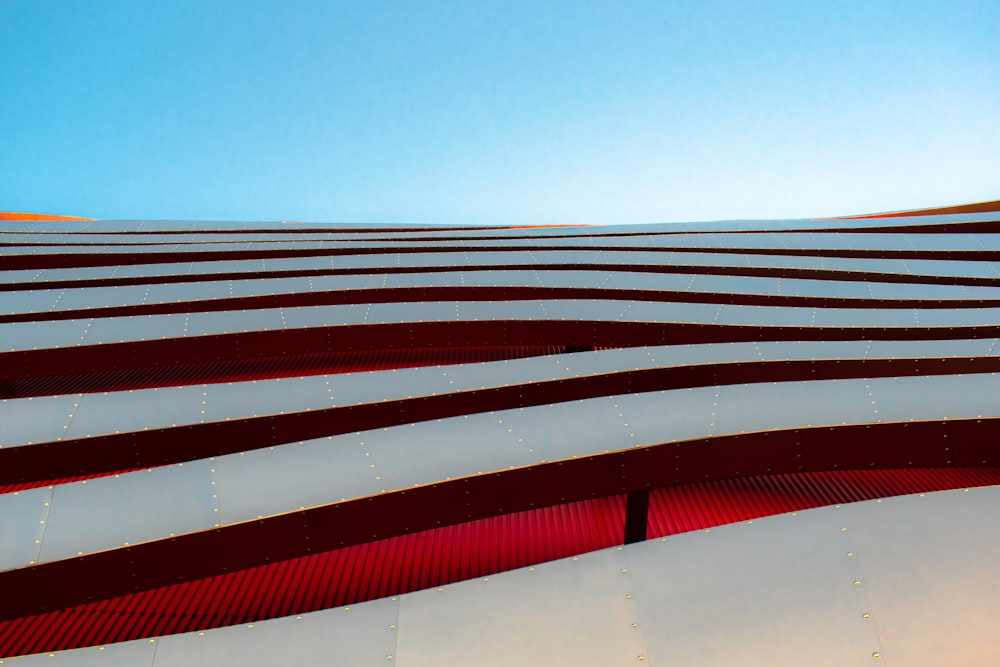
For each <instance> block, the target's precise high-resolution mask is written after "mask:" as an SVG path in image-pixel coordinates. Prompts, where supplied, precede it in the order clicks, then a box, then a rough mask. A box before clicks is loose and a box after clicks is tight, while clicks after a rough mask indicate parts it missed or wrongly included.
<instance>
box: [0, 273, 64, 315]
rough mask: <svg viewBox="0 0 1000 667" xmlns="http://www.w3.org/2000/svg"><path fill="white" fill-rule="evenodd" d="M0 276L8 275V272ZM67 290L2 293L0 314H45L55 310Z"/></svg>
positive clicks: (0, 294) (0, 296)
mask: <svg viewBox="0 0 1000 667" xmlns="http://www.w3.org/2000/svg"><path fill="white" fill-rule="evenodd" d="M0 275H6V272H4V273H3V274H0ZM64 291H65V290H61V289H56V290H37V291H31V292H0V314H4V315H6V314H8V313H45V312H48V311H50V310H54V309H55V307H56V305H57V304H58V303H59V299H60V297H62V295H63V293H64Z"/></svg>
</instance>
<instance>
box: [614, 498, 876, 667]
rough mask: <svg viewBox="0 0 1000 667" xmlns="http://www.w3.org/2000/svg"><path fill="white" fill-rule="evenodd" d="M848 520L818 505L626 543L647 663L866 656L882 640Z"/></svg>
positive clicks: (856, 660)
mask: <svg viewBox="0 0 1000 667" xmlns="http://www.w3.org/2000/svg"><path fill="white" fill-rule="evenodd" d="M845 520H846V517H844V511H843V509H837V508H823V509H818V510H810V511H808V512H799V513H798V515H797V516H794V515H788V514H785V515H780V516H774V517H766V518H763V519H755V520H754V521H752V522H745V523H740V524H732V525H728V526H720V527H718V528H712V529H711V530H710V531H700V532H695V533H686V534H683V535H676V536H673V537H670V538H667V539H666V540H665V541H660V540H654V541H651V542H645V543H640V544H635V545H631V546H629V547H628V548H627V549H626V556H627V561H628V567H630V569H631V577H632V581H633V583H634V587H635V600H636V605H637V607H638V616H639V619H640V628H642V630H643V635H644V637H645V640H646V645H647V650H648V654H649V659H650V664H654V665H705V666H710V665H726V666H729V665H762V666H763V665H767V666H768V667H772V666H778V665H795V666H798V665H803V664H808V665H831V667H833V666H836V667H840V666H842V665H869V664H871V663H872V662H873V660H872V655H873V654H878V653H880V651H881V647H880V645H879V641H878V635H877V633H876V629H875V624H874V623H873V622H872V621H871V620H870V619H865V618H864V614H866V613H869V612H870V609H869V606H868V600H867V597H866V594H865V589H864V577H863V576H862V571H861V567H860V565H859V563H858V561H857V559H856V558H855V557H853V556H849V555H848V554H849V553H852V551H853V547H852V545H851V541H850V538H849V536H848V534H847V533H846V532H843V531H841V530H840V529H841V528H842V527H844V525H845V524H844V522H845ZM854 582H860V583H859V584H855V583H854Z"/></svg>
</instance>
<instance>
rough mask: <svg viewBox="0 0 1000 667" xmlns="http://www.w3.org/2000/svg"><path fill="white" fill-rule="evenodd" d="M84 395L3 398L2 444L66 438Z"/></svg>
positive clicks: (0, 409)
mask: <svg viewBox="0 0 1000 667" xmlns="http://www.w3.org/2000/svg"><path fill="white" fill-rule="evenodd" d="M82 398H83V396H82V395H81V394H68V395H65V396H35V397H32V398H8V399H4V400H2V401H0V447H12V446H15V445H26V444H31V443H34V442H48V441H51V440H58V439H60V438H63V437H66V433H67V430H68V429H69V427H70V426H71V425H72V422H73V417H74V415H76V414H77V410H78V409H79V406H80V403H81V400H82Z"/></svg>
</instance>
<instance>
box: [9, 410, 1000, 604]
mask: <svg viewBox="0 0 1000 667" xmlns="http://www.w3.org/2000/svg"><path fill="white" fill-rule="evenodd" d="M998 435H1000V419H961V420H946V421H933V422H904V423H898V422H892V423H880V424H865V425H844V426H829V427H811V428H795V429H788V430H784V431H768V432H757V433H747V434H739V435H728V436H719V437H708V438H702V439H698V440H691V441H685V442H679V443H666V444H661V445H652V446H646V447H639V448H634V449H629V450H625V451H619V452H611V453H606V454H596V455H593V456H586V457H582V458H577V459H571V460H564V461H556V462H552V463H544V464H539V465H532V466H527V467H524V468H517V469H514V470H505V471H502V472H495V473H488V474H483V475H477V476H474V477H465V478H461V479H455V480H450V481H444V482H439V483H436V484H429V485H426V486H422V487H417V488H412V489H407V490H401V491H396V492H391V493H383V494H379V495H376V496H368V497H365V498H358V499H353V500H347V501H344V502H340V503H335V504H331V505H325V506H321V507H316V508H310V509H305V510H300V511H296V512H289V513H287V514H281V515H277V516H273V517H269V518H267V519H260V520H256V521H247V522H244V523H238V524H233V525H229V526H225V527H219V528H214V529H210V530H205V531H200V532H195V533H187V534H185V535H179V536H176V537H170V538H167V539H161V540H157V541H154V542H147V543H143V544H138V545H134V546H128V547H121V548H118V549H112V550H109V551H102V552H99V553H94V554H90V555H86V556H80V557H77V558H70V559H65V560H59V561H54V562H50V563H44V564H40V565H32V566H28V567H23V568H20V569H16V570H8V571H6V572H0V588H2V589H3V590H4V591H5V592H6V593H7V595H5V597H4V598H3V599H2V600H0V620H8V619H13V618H18V617H22V616H29V615H32V614H38V613H41V612H44V611H46V609H55V608H65V607H70V606H73V605H77V604H83V603H86V602H88V601H90V600H93V599H96V598H106V597H113V596H118V595H125V594H129V593H134V592H136V591H141V590H149V589H152V588H157V587H160V586H166V585H169V584H175V583H177V582H182V581H191V580H194V579H201V578H204V577H211V576H215V575H218V574H222V573H224V572H227V571H232V570H241V569H247V568H252V567H257V566H260V565H264V564H266V563H268V562H272V561H279V560H287V559H291V558H296V557H300V556H305V555H308V554H312V553H321V552H323V551H327V550H330V549H338V548H343V547H349V546H354V545H361V544H366V543H369V542H372V541H373V540H379V539H385V538H390V537H396V536H400V535H405V534H409V533H413V532H418V531H423V530H429V529H433V528H437V527H440V526H450V525H457V524H461V523H464V522H467V521H472V520H477V519H485V518H489V517H494V516H500V515H503V514H511V513H513V512H521V511H527V510H532V509H537V508H542V507H551V506H555V505H560V504H564V503H567V502H575V501H581V500H588V499H592V498H598V497H606V496H613V495H616V494H620V493H627V492H630V491H638V490H643V489H650V488H658V487H664V486H671V485H680V484H690V483H694V482H705V481H710V480H720V479H730V478H742V477H755V476H760V475H773V474H784V473H793V472H822V471H830V470H850V469H873V470H874V469H884V468H911V467H912V468H947V467H951V466H955V467H979V466H983V467H991V466H996V465H997V464H998V463H1000V454H998V452H997V450H996V447H995V445H994V442H995V441H996V438H997V436H998ZM206 554H210V555H211V556H210V557H207V558H206ZM168 564H169V566H168ZM39 590H44V591H46V595H45V597H44V598H40V597H38V596H37V591H39Z"/></svg>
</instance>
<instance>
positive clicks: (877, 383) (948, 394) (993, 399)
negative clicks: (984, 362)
mask: <svg viewBox="0 0 1000 667" xmlns="http://www.w3.org/2000/svg"><path fill="white" fill-rule="evenodd" d="M869 384H870V386H871V397H872V399H871V400H872V401H873V403H874V405H875V407H876V408H877V409H878V416H879V418H880V419H881V420H882V421H906V420H910V419H917V420H927V419H935V420H936V419H949V418H951V419H957V418H965V419H969V418H973V419H974V418H977V417H992V416H997V415H1000V378H998V377H997V374H996V373H976V374H968V375H931V376H929V377H927V376H918V377H901V378H881V379H878V380H870V381H869Z"/></svg>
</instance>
